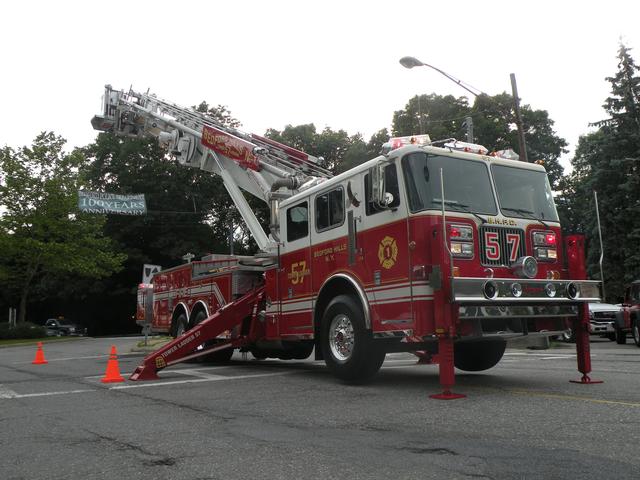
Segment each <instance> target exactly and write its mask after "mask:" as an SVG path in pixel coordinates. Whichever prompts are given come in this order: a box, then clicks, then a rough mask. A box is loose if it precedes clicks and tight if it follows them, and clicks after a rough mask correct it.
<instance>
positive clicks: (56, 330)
mask: <svg viewBox="0 0 640 480" xmlns="http://www.w3.org/2000/svg"><path fill="white" fill-rule="evenodd" d="M44 328H45V329H46V330H47V335H49V336H56V337H62V336H66V335H86V333H87V329H86V328H83V327H80V326H78V325H76V324H74V323H71V322H69V321H68V320H58V319H57V318H50V319H49V320H47V321H46V322H44Z"/></svg>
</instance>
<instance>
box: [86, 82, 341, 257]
mask: <svg viewBox="0 0 640 480" xmlns="http://www.w3.org/2000/svg"><path fill="white" fill-rule="evenodd" d="M91 125H92V126H93V128H94V129H96V130H100V131H104V132H112V133H114V134H116V135H120V136H124V137H130V138H145V137H155V138H156V139H157V140H158V142H159V143H160V145H163V146H165V147H166V148H167V149H168V151H169V152H170V153H171V155H173V156H175V158H176V159H177V160H178V162H179V163H180V164H182V165H184V166H187V167H194V168H199V169H201V170H204V171H207V172H211V173H214V174H217V175H219V176H220V177H221V178H222V181H223V183H224V186H225V188H226V189H227V191H228V192H229V195H230V196H231V198H232V200H233V202H234V204H235V206H236V208H237V209H238V211H239V213H240V215H241V216H242V219H243V220H244V222H245V223H246V225H247V227H248V228H249V231H250V232H251V235H252V236H253V238H254V239H255V241H256V243H257V244H258V248H259V249H260V251H261V252H263V253H265V254H274V252H275V251H276V250H277V243H278V241H279V238H278V231H279V226H278V215H277V209H278V203H279V201H280V200H282V199H285V198H288V197H290V196H291V195H294V194H296V193H297V192H299V191H301V190H304V189H307V188H311V187H313V186H314V185H317V184H319V183H321V182H323V181H324V180H326V179H327V178H330V177H331V172H330V171H329V170H327V169H326V168H324V167H323V166H322V161H323V159H322V158H321V157H320V158H318V157H314V156H312V155H308V154H306V153H304V152H302V151H300V150H297V149H295V148H291V147H289V146H287V145H283V144H281V143H278V142H275V141H273V140H271V139H269V138H266V137H263V136H260V135H256V134H253V133H252V134H247V133H244V132H241V131H240V130H237V129H235V128H230V127H227V126H224V125H221V124H220V123H218V122H216V121H215V120H214V119H213V118H212V117H210V116H208V115H206V114H203V113H200V112H196V111H195V110H193V109H191V108H185V107H181V106H179V105H176V104H174V103H171V102H167V101H165V100H161V99H160V98H158V97H156V96H155V95H150V94H149V93H137V92H134V91H133V90H129V91H128V92H124V91H120V90H114V89H113V88H112V87H111V85H106V86H105V93H104V99H103V114H102V115H96V116H94V117H93V119H92V120H91ZM242 190H244V191H246V192H248V193H250V194H252V195H254V196H255V197H258V198H260V199H261V200H263V201H264V202H266V203H267V204H269V206H270V211H271V215H270V218H271V222H270V225H269V227H270V234H269V235H268V234H267V233H265V231H264V229H263V228H262V226H261V225H260V222H259V221H258V219H257V218H256V216H255V214H254V212H253V210H252V209H251V207H250V206H249V204H248V203H247V200H246V199H245V197H244V195H243V194H242Z"/></svg>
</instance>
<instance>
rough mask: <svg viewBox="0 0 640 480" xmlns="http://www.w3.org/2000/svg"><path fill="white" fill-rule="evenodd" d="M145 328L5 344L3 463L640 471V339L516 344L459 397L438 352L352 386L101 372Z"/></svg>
mask: <svg viewBox="0 0 640 480" xmlns="http://www.w3.org/2000/svg"><path fill="white" fill-rule="evenodd" d="M138 340H139V339H138V338H131V337H129V338H112V339H105V338H100V339H96V338H81V339H77V340H74V341H69V342H57V343H46V344H45V345H44V352H45V356H46V359H47V360H48V362H49V363H48V364H46V365H32V364H31V361H32V360H33V358H34V354H35V347H34V346H32V345H29V346H17V347H7V348H0V423H1V425H2V429H1V430H0V444H1V445H2V447H1V448H2V456H3V461H2V465H1V466H0V478H2V479H7V480H8V479H29V480H34V479H76V478H77V479H80V478H82V479H103V478H104V479H112V478H113V479H116V478H127V479H128V478H132V479H133V478H144V479H146V478H149V479H151V478H153V479H246V478H251V479H262V478H264V479H276V478H283V479H285V478H286V479H295V478H305V479H315V478H322V479H333V478H335V479H343V478H349V479H361V478H362V479H364V478H374V479H378V478H397V479H414V478H415V479H418V478H419V479H430V478H434V479H435V478H438V479H466V478H491V479H543V478H544V479H556V478H557V479H567V478H579V479H591V478H593V479H596V478H597V479H599V480H602V479H609V478H616V479H627V478H628V479H637V478H639V477H640V456H639V455H638V453H637V452H638V448H640V447H639V445H640V441H639V440H640V433H639V432H640V428H639V422H638V420H637V419H638V418H639V417H640V381H639V374H640V349H639V348H637V347H636V346H635V345H634V344H633V343H632V342H630V343H629V344H628V345H617V344H615V342H609V341H607V340H604V339H595V340H594V341H593V342H592V344H591V349H592V361H593V370H594V371H593V374H592V377H593V378H596V379H601V380H604V383H602V384H594V385H579V384H574V383H569V380H571V379H578V378H579V377H580V375H579V374H578V372H577V369H576V359H575V349H574V348H572V347H570V346H561V347H558V348H553V349H549V350H543V351H540V350H535V351H532V350H525V349H519V350H516V349H509V350H507V353H506V354H505V357H504V359H503V360H502V362H501V363H500V364H499V365H498V366H497V367H495V368H493V369H491V370H489V371H487V372H481V373H474V374H469V373H467V374H463V373H461V372H457V385H456V387H455V391H456V392H460V393H465V394H467V395H468V397H467V398H465V399H460V400H453V401H439V400H433V399H430V398H429V397H428V395H429V394H431V393H437V392H439V390H440V387H439V385H438V373H437V367H435V366H423V365H417V364H416V361H415V357H413V356H410V355H407V354H393V355H389V356H388V357H387V360H386V361H385V364H384V365H383V368H382V370H381V371H380V373H379V374H378V375H377V376H376V377H375V379H374V381H373V382H372V383H370V384H368V385H364V386H348V385H344V384H342V383H340V382H339V381H337V380H336V379H334V378H333V377H332V376H331V375H330V374H329V373H328V372H327V371H326V369H325V367H324V364H323V363H322V362H315V361H313V360H311V359H309V360H305V361H289V362H284V361H277V360H266V361H256V360H253V359H252V357H251V356H250V355H249V357H248V358H243V356H242V355H241V354H239V353H236V354H234V357H233V360H232V362H231V363H229V364H228V365H219V366H215V365H206V364H186V365H181V366H175V367H172V368H168V369H166V370H164V371H162V372H161V374H160V375H161V378H160V380H158V381H153V382H130V381H126V382H123V383H115V384H103V383H101V382H100V379H101V377H102V376H103V375H104V372H105V367H106V364H107V360H108V354H109V350H110V347H111V345H115V346H116V347H117V349H118V354H119V356H118V361H119V367H120V370H121V372H122V374H123V376H124V377H125V378H126V377H128V374H130V373H131V372H132V371H133V370H134V369H135V367H136V366H137V365H138V364H139V363H140V361H141V360H142V358H143V354H140V353H132V352H131V347H132V346H133V345H134V344H135V343H136V342H137V341H138Z"/></svg>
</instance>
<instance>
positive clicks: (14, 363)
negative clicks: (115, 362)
mask: <svg viewBox="0 0 640 480" xmlns="http://www.w3.org/2000/svg"><path fill="white" fill-rule="evenodd" d="M126 355H140V354H139V353H133V352H132V353H119V354H118V357H124V356H126ZM45 356H46V355H45ZM93 358H109V354H104V355H90V356H86V357H63V358H49V357H48V356H47V362H49V363H51V362H68V361H69V360H90V359H93ZM29 363H31V362H13V363H12V365H27V364H29Z"/></svg>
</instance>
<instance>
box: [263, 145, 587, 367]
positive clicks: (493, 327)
mask: <svg viewBox="0 0 640 480" xmlns="http://www.w3.org/2000/svg"><path fill="white" fill-rule="evenodd" d="M464 148H465V149H467V150H468V149H469V147H467V146H465V147H464ZM478 151H482V150H481V149H480V148H478ZM485 151H486V150H485ZM443 187H444V196H443V193H442V192H443ZM279 215H280V222H279V224H280V226H281V227H280V228H281V231H280V232H279V233H280V237H281V240H282V247H281V250H280V255H279V268H278V269H273V270H270V271H267V277H266V278H267V281H266V285H267V287H266V292H267V298H268V299H280V301H279V302H278V301H275V302H274V301H272V302H268V304H270V306H269V308H267V312H266V313H267V320H268V321H267V324H268V325H269V328H268V330H267V331H268V334H269V335H270V336H272V337H274V338H276V337H279V338H290V339H303V338H306V339H311V338H313V339H315V342H316V347H317V349H316V355H317V356H318V357H320V358H322V357H323V358H324V359H325V361H326V362H327V365H328V366H329V368H331V369H332V370H333V371H334V373H336V374H337V375H338V376H339V377H342V378H345V379H354V378H362V377H363V376H366V375H367V374H370V373H371V372H375V371H376V370H377V369H378V368H379V366H380V365H381V363H382V359H383V357H384V354H385V353H386V352H390V351H420V352H427V354H436V353H437V352H438V338H439V336H442V335H447V336H450V337H452V338H453V339H455V342H454V362H455V366H456V367H457V368H459V369H462V370H468V371H479V370H485V369H488V368H490V367H492V366H494V365H495V364H496V363H497V362H498V361H499V360H500V358H501V357H502V355H503V353H504V350H505V346H506V342H507V341H508V340H509V339H513V338H516V337H521V336H523V335H528V336H530V337H534V336H539V335H544V336H551V335H556V334H560V333H561V332H562V331H563V330H564V329H565V328H566V325H567V322H571V320H572V319H575V318H577V316H578V313H579V309H578V305H577V304H576V303H577V302H578V301H579V302H584V301H586V300H587V299H589V298H598V296H599V291H598V287H597V283H596V282H589V281H570V280H568V279H569V278H570V277H569V272H568V270H567V268H566V267H565V266H564V265H563V249H562V245H561V232H560V225H559V223H558V216H557V212H556V209H555V206H554V202H553V196H552V192H551V189H550V186H549V183H548V180H547V175H546V172H545V170H544V168H543V167H542V166H540V165H536V164H529V163H523V162H518V161H513V160H505V159H501V158H497V157H492V156H488V155H483V154H477V153H470V152H468V151H461V149H459V148H457V147H456V145H455V144H453V145H451V146H450V147H445V148H440V147H433V146H427V145H415V144H413V145H411V144H410V145H407V146H403V147H401V148H398V149H395V150H391V151H389V152H388V153H387V154H386V155H383V156H380V157H378V158H376V159H373V160H371V161H369V162H367V163H364V164H362V165H360V166H359V167H356V168H354V169H352V170H350V171H348V172H345V173H343V174H341V175H339V176H337V177H334V178H332V179H330V180H327V181H325V182H323V183H322V184H320V185H317V186H315V187H313V188H311V189H309V190H307V191H305V192H303V193H301V194H298V195H295V196H293V197H291V198H289V199H287V200H286V201H284V202H282V203H281V204H280V212H279ZM578 299H579V300H578ZM359 356H362V357H363V358H359Z"/></svg>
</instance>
